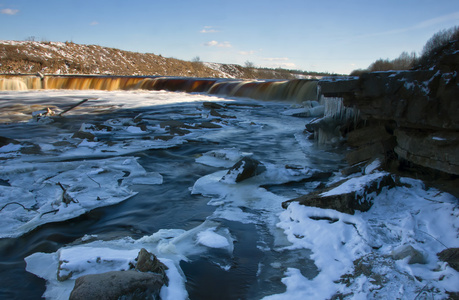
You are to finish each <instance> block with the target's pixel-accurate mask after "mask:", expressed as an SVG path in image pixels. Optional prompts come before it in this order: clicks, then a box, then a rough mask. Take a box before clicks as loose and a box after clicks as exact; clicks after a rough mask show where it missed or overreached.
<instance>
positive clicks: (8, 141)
mask: <svg viewBox="0 0 459 300" xmlns="http://www.w3.org/2000/svg"><path fill="white" fill-rule="evenodd" d="M8 144H14V145H18V144H20V142H19V141H16V140H14V139H10V138H7V137H4V136H0V147H3V146H6V145H8Z"/></svg>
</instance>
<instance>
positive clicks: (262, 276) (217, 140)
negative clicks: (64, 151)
mask: <svg viewBox="0 0 459 300" xmlns="http://www.w3.org/2000/svg"><path fill="white" fill-rule="evenodd" d="M1 96H2V97H3V98H5V99H7V96H6V95H1ZM72 97H74V98H76V97H75V96H72V94H71V92H69V96H68V97H64V99H61V100H62V103H65V100H68V99H69V98H70V99H74V98H72ZM203 97H205V96H203ZM23 98H24V100H22V101H24V102H25V103H27V94H24V97H23ZM49 99H50V97H49V96H48V97H45V96H43V98H33V99H32V100H31V101H33V102H34V103H38V104H43V103H45V104H46V102H48V103H49ZM52 99H53V101H54V102H55V103H59V101H58V100H59V99H60V98H59V97H57V96H55V97H54V98H52ZM75 100H76V99H75ZM0 101H1V98H0ZM6 101H15V100H6ZM4 102H5V100H4ZM4 102H3V104H4ZM245 103H246V102H245ZM288 106H289V105H288V104H281V103H280V104H276V103H269V105H266V106H263V107H258V106H251V105H245V106H228V107H227V108H226V109H225V111H220V112H221V113H224V114H227V115H232V116H236V118H234V119H229V121H228V122H229V124H230V126H226V127H224V128H222V129H215V130H211V131H209V133H208V134H206V135H205V136H204V137H202V138H199V139H198V140H190V141H189V142H188V143H185V144H182V145H179V146H175V147H172V148H169V149H156V150H145V151H141V152H137V153H134V154H129V156H136V157H139V160H138V162H139V163H140V165H141V166H143V167H144V168H145V169H146V170H147V171H150V172H158V173H160V174H161V175H162V176H163V184H161V185H135V186H131V189H132V190H134V191H136V192H138V194H137V195H135V196H134V197H132V198H129V199H128V200H126V201H124V202H122V203H119V204H117V205H113V206H109V207H103V208H98V209H95V210H93V211H90V212H88V213H86V214H84V215H82V216H80V217H77V218H75V219H72V220H68V221H65V222H58V223H52V224H46V225H43V226H40V227H39V228H37V229H35V230H33V231H31V232H29V233H27V234H25V235H23V236H21V237H19V238H4V239H0V299H40V298H41V295H42V294H43V293H44V291H45V281H44V280H42V279H40V278H38V277H37V276H35V275H33V274H31V273H28V272H26V271H25V266H26V265H25V262H24V258H25V257H27V256H28V255H31V254H33V253H35V252H45V253H51V252H55V251H57V250H58V249H59V248H61V247H63V246H65V245H68V244H69V243H73V242H75V241H76V240H78V239H80V238H82V237H83V236H84V235H86V234H87V235H91V234H94V235H98V238H99V239H104V240H111V239H116V238H121V237H125V236H131V237H133V238H134V239H137V238H140V237H142V236H145V235H151V234H152V233H154V232H157V231H158V230H160V229H185V230H189V229H192V228H194V227H196V226H198V225H200V224H202V223H203V222H204V221H205V220H206V218H207V217H209V216H210V215H211V214H212V213H213V211H214V210H215V207H214V206H209V205H207V203H208V202H209V198H208V197H204V196H202V195H191V192H190V188H191V187H192V186H193V185H194V183H195V182H196V180H198V179H199V178H200V177H202V176H204V175H207V174H210V173H213V172H215V171H217V170H219V169H221V168H217V167H212V166H206V165H203V164H200V163H197V162H196V161H195V159H196V157H198V156H199V155H201V154H202V153H206V152H208V151H211V150H216V149H223V148H230V147H236V148H238V149H240V150H241V151H244V152H251V153H253V157H254V158H256V159H258V160H260V161H262V162H269V163H276V164H293V163H295V164H297V165H300V166H309V167H314V168H323V169H324V170H330V169H333V168H330V166H333V165H335V164H336V160H335V157H334V156H330V158H327V157H326V156H325V155H322V154H321V153H323V152H321V151H320V150H318V149H309V150H308V149H304V148H302V147H300V145H299V143H298V141H297V140H296V139H295V134H301V132H302V131H303V128H304V124H306V122H307V120H305V119H298V118H293V117H288V116H282V115H280V112H281V111H282V110H284V109H285V108H286V107H288ZM146 111H148V113H146ZM197 112H198V113H199V112H207V110H205V109H204V108H203V107H202V104H201V103H199V102H197V103H191V104H190V103H182V104H170V105H164V106H159V107H149V108H148V109H147V108H143V109H138V108H137V109H132V110H118V111H116V113H115V112H108V113H106V114H79V115H76V116H71V115H69V116H68V117H65V118H63V119H60V120H59V121H56V122H55V123H51V124H48V125H38V124H35V125H30V124H24V123H20V124H18V123H15V124H0V136H6V137H9V138H14V139H17V140H20V141H25V140H30V141H36V140H40V141H42V142H47V141H49V142H51V141H53V138H55V136H56V134H57V133H63V132H68V133H72V132H75V131H77V130H78V128H80V125H81V123H83V122H87V123H98V122H102V121H103V120H107V119H110V118H121V117H126V118H133V117H135V116H136V115H138V114H139V113H143V114H144V116H143V117H144V118H149V119H150V120H153V119H154V120H157V121H158V122H159V121H161V120H168V119H170V118H171V116H177V115H178V116H181V117H180V120H182V121H185V122H190V121H193V120H196V119H199V118H201V117H200V116H199V115H198V114H197ZM174 118H175V119H177V117H174ZM223 121H225V119H223ZM321 166H323V167H321ZM334 168H337V166H336V165H335V166H334ZM294 188H300V189H306V188H307V187H305V184H304V183H298V184H296V186H294V187H292V186H288V185H287V186H285V187H283V186H282V185H280V186H273V187H272V191H273V192H274V193H279V194H291V195H292V196H295V195H298V194H297V193H296V192H294ZM18 197H20V195H18ZM0 217H1V212H0ZM218 221H219V222H221V224H222V225H223V226H224V227H226V228H228V229H229V230H230V232H231V235H232V236H233V237H234V238H235V240H236V242H235V245H234V252H233V255H232V256H231V257H228V254H227V253H222V251H219V249H212V250H210V251H209V252H208V253H207V254H205V255H203V256H200V257H190V261H188V262H182V263H181V268H182V270H183V271H184V274H185V275H186V277H187V282H186V287H187V291H188V294H189V296H190V299H257V298H260V297H263V296H266V295H270V294H274V293H279V292H282V291H284V290H285V286H284V285H282V283H281V282H280V279H281V278H282V275H283V271H285V269H286V268H287V267H293V266H295V267H296V268H299V269H301V271H302V273H303V274H304V275H305V276H306V277H311V278H312V277H314V276H315V274H316V273H317V270H316V269H315V266H314V265H313V263H312V262H311V261H310V259H309V253H308V252H307V251H305V250H303V251H298V252H295V251H289V253H283V252H282V251H280V250H272V251H262V250H260V247H259V245H260V243H259V241H260V240H263V243H264V245H266V246H267V247H273V238H272V237H271V235H270V232H269V230H268V229H267V228H265V225H263V222H259V223H255V224H243V223H239V222H234V221H228V220H224V219H221V220H218ZM227 261H231V264H232V266H233V267H232V268H231V269H230V270H229V271H226V270H223V269H222V268H220V267H219V266H218V263H220V262H221V263H222V264H225V262H227ZM279 261H281V262H282V265H281V266H280V267H278V268H277V269H274V270H272V271H269V272H261V273H260V268H261V266H263V265H269V264H270V263H272V262H279Z"/></svg>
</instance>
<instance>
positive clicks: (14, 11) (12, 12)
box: [0, 8, 19, 16]
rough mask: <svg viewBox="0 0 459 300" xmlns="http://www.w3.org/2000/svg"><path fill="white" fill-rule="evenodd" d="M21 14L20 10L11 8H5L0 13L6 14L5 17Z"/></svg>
mask: <svg viewBox="0 0 459 300" xmlns="http://www.w3.org/2000/svg"><path fill="white" fill-rule="evenodd" d="M18 12H19V9H11V8H4V9H2V10H0V13H2V14H4V15H11V16H12V15H15V14H17V13H18Z"/></svg>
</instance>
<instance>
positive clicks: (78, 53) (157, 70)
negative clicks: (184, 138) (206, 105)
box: [0, 40, 296, 79]
mask: <svg viewBox="0 0 459 300" xmlns="http://www.w3.org/2000/svg"><path fill="white" fill-rule="evenodd" d="M37 72H40V73H44V74H101V75H104V74H106V75H129V76H132V75H149V76H186V77H213V78H263V79H274V78H276V79H292V78H295V77H296V76H295V75H293V74H291V73H289V72H288V71H286V70H283V72H280V71H279V70H266V69H256V68H245V67H242V66H240V65H235V64H219V63H207V62H189V61H183V60H179V59H175V58H166V57H163V56H161V55H156V54H153V53H138V52H130V51H124V50H120V49H114V48H108V47H101V46H97V45H81V44H75V43H72V42H65V43H63V42H37V41H1V40H0V73H8V74H17V73H37Z"/></svg>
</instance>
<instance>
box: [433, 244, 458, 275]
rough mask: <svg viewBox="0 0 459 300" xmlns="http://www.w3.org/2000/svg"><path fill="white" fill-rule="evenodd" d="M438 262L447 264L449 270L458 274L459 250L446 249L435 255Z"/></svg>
mask: <svg viewBox="0 0 459 300" xmlns="http://www.w3.org/2000/svg"><path fill="white" fill-rule="evenodd" d="M437 256H438V258H439V259H440V260H442V261H445V262H447V263H448V264H449V265H450V266H451V268H453V269H454V270H456V271H458V272H459V248H448V249H445V250H443V251H442V252H440V253H437Z"/></svg>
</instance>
